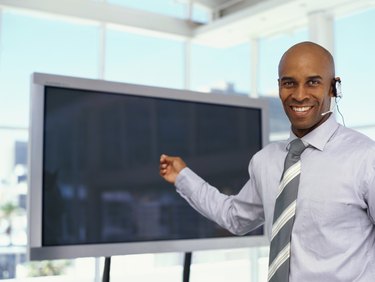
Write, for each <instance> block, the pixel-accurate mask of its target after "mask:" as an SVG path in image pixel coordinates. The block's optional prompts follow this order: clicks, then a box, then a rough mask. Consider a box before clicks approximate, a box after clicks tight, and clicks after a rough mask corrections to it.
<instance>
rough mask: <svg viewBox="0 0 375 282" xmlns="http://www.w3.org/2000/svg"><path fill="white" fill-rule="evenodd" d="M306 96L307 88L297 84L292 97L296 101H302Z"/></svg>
mask: <svg viewBox="0 0 375 282" xmlns="http://www.w3.org/2000/svg"><path fill="white" fill-rule="evenodd" d="M306 97H307V89H306V88H305V87H304V85H302V84H301V85H298V87H297V88H296V89H295V91H294V92H293V98H294V99H296V100H297V101H303V100H304V99H305V98H306Z"/></svg>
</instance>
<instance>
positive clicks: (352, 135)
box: [339, 126, 375, 147]
mask: <svg viewBox="0 0 375 282" xmlns="http://www.w3.org/2000/svg"><path fill="white" fill-rule="evenodd" d="M339 131H340V139H341V140H342V141H344V142H350V143H352V144H353V145H360V144H361V145H362V144H363V145H366V147H375V141H374V140H373V139H371V138H370V137H369V136H367V135H365V134H363V133H361V132H359V131H357V130H355V129H352V128H348V127H344V126H340V128H339Z"/></svg>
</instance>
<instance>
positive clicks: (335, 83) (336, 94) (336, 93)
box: [321, 77, 345, 126]
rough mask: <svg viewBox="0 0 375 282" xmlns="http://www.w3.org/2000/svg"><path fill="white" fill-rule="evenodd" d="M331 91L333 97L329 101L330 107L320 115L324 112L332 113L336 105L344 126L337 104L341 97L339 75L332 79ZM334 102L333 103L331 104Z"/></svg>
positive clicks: (323, 114)
mask: <svg viewBox="0 0 375 282" xmlns="http://www.w3.org/2000/svg"><path fill="white" fill-rule="evenodd" d="M332 93H333V97H332V98H333V99H334V103H331V108H330V109H329V111H326V112H324V113H321V116H325V115H326V114H329V113H333V110H334V108H335V107H336V109H337V112H338V113H339V114H340V116H341V119H342V123H343V124H344V126H345V120H344V116H343V115H342V114H341V112H340V109H339V106H338V104H337V103H338V101H339V100H340V99H341V98H342V92H341V79H340V77H336V78H334V79H332ZM333 104H334V105H333ZM332 105H333V106H332Z"/></svg>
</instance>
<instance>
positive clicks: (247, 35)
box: [0, 0, 375, 47]
mask: <svg viewBox="0 0 375 282" xmlns="http://www.w3.org/2000/svg"><path fill="white" fill-rule="evenodd" d="M178 1H185V2H187V3H194V4H199V5H201V6H204V7H205V8H206V9H208V11H209V12H210V13H211V15H212V19H211V21H210V22H208V23H207V24H200V23H195V22H192V21H189V20H185V19H178V18H173V17H169V16H165V15H160V14H156V13H150V12H146V11H141V10H135V9H130V8H125V7H122V6H114V5H109V4H107V3H106V2H105V0H64V1H52V0H48V1H46V0H27V1H25V0H0V7H4V8H11V9H21V10H32V11H35V12H38V13H40V12H42V13H48V14H52V15H56V16H63V17H69V18H73V19H79V20H83V21H87V22H89V23H94V24H103V23H105V24H107V25H113V26H116V27H120V28H123V29H127V30H130V31H136V32H137V33H148V34H150V33H151V34H156V35H158V36H168V37H174V38H178V39H182V40H192V41H195V42H199V43H202V44H208V45H211V46H217V47H226V46H231V45H235V44H238V43H242V42H245V41H249V40H251V39H254V38H259V37H263V36H268V35H272V34H277V33H280V32H290V31H293V30H295V29H297V28H300V27H302V26H307V23H308V19H309V15H311V14H313V13H315V12H321V11H324V12H326V13H327V14H329V15H331V16H333V17H341V16H344V15H346V14H348V13H354V12H356V11H359V10H363V9H369V8H374V7H375V0H356V1H353V0H329V1H328V0H178ZM191 1H192V2H191Z"/></svg>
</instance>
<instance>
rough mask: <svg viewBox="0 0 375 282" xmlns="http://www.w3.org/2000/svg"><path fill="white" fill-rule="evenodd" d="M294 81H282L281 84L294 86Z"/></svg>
mask: <svg viewBox="0 0 375 282" xmlns="http://www.w3.org/2000/svg"><path fill="white" fill-rule="evenodd" d="M294 84H295V83H294V81H284V82H283V86H284V87H293V86H294Z"/></svg>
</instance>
